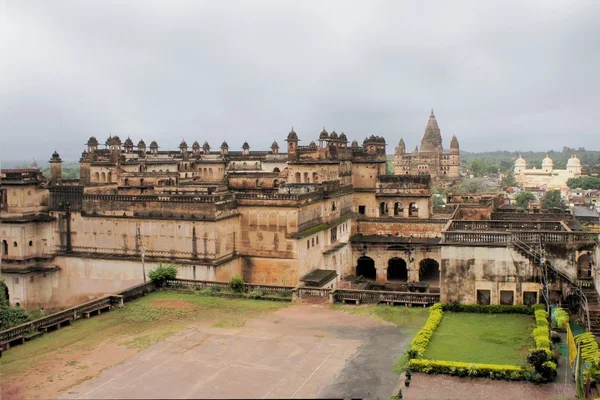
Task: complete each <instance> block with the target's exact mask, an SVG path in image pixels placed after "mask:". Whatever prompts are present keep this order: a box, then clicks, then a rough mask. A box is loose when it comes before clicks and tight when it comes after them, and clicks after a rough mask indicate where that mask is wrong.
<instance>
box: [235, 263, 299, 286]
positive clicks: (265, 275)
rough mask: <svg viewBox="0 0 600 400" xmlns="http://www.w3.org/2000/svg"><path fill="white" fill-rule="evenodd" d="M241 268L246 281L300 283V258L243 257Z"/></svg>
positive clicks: (277, 283)
mask: <svg viewBox="0 0 600 400" xmlns="http://www.w3.org/2000/svg"><path fill="white" fill-rule="evenodd" d="M240 268H241V272H242V276H243V277H244V280H245V281H246V282H256V283H266V284H273V285H283V284H285V285H296V284H297V283H298V260H285V259H276V258H265V257H241V259H240Z"/></svg>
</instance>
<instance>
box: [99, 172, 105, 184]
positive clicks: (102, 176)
mask: <svg viewBox="0 0 600 400" xmlns="http://www.w3.org/2000/svg"><path fill="white" fill-rule="evenodd" d="M100 179H101V181H102V182H106V173H105V172H103V173H102V174H101V175H100Z"/></svg>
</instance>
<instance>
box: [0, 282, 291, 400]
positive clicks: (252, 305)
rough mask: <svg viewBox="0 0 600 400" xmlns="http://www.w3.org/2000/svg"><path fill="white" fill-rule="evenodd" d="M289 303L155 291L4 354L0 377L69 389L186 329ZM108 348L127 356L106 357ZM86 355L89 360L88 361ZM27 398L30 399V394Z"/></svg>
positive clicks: (226, 324)
mask: <svg viewBox="0 0 600 400" xmlns="http://www.w3.org/2000/svg"><path fill="white" fill-rule="evenodd" d="M287 305H289V303H282V302H272V301H261V300H246V299H227V298H220V297H210V296H202V295H198V294H186V293H176V292H167V291H164V292H163V291H160V292H155V293H151V294H149V295H148V296H145V297H142V298H140V299H137V300H134V301H132V302H130V303H126V304H125V307H124V308H123V309H114V310H113V311H111V312H108V313H105V314H102V315H99V316H96V317H94V318H91V319H89V320H85V319H84V320H79V321H75V322H74V323H73V324H72V325H71V326H68V327H65V328H63V329H61V330H60V331H56V332H52V333H50V334H48V335H44V336H42V337H40V338H38V339H36V340H33V341H31V342H29V343H27V344H25V345H22V346H15V347H14V348H11V349H10V351H7V352H5V353H4V354H3V357H2V361H1V362H0V377H1V379H2V380H3V381H4V382H7V383H9V382H19V381H22V380H23V379H25V377H28V376H29V377H30V378H32V380H33V379H35V380H38V381H39V380H40V377H41V378H42V380H43V381H44V382H45V384H46V386H47V384H48V383H52V382H54V384H57V383H59V385H61V384H62V385H63V386H65V387H68V386H70V385H68V384H67V382H66V381H72V380H74V379H79V380H85V379H90V378H91V377H92V376H93V375H95V374H97V372H98V371H101V370H102V369H104V368H107V367H110V366H112V365H114V364H115V363H118V362H122V361H123V360H124V358H127V357H130V356H132V355H133V354H135V353H137V352H139V351H141V350H143V349H145V348H147V347H149V346H150V345H152V344H155V343H157V342H159V341H162V340H164V339H166V338H167V337H168V336H171V335H173V334H175V333H177V332H180V331H181V330H183V329H184V328H186V327H187V326H190V325H194V324H207V325H209V326H213V327H217V328H219V327H223V328H231V327H241V326H243V325H244V323H245V322H246V321H247V320H249V319H251V318H253V317H256V316H258V315H260V314H263V313H268V312H272V311H275V310H277V309H280V308H282V307H286V306H287ZM107 347H110V348H111V349H112V351H113V352H116V353H123V354H121V355H118V356H117V357H113V358H110V357H103V354H102V353H103V352H104V353H106V351H105V350H104V349H105V348H107ZM99 353H100V354H99ZM86 357H87V358H88V359H89V360H91V361H89V360H88V361H85V360H86ZM57 374H60V375H57ZM61 380H62V382H57V381H61ZM73 383H77V382H73ZM73 383H71V385H72V384H73ZM44 388H45V387H42V386H40V387H39V388H37V389H38V390H42V389H44ZM29 389H31V388H29ZM33 389H34V390H35V389H36V388H33ZM45 389H48V388H45ZM58 389H61V387H57V390H58ZM22 394H23V393H22ZM47 394H48V393H47ZM23 395H25V397H27V396H26V395H27V393H24V394H23ZM16 397H20V396H16ZM0 398H1V396H0Z"/></svg>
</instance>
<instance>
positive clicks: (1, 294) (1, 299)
mask: <svg viewBox="0 0 600 400" xmlns="http://www.w3.org/2000/svg"><path fill="white" fill-rule="evenodd" d="M1 306H7V307H8V299H7V298H6V283H4V278H0V307H1Z"/></svg>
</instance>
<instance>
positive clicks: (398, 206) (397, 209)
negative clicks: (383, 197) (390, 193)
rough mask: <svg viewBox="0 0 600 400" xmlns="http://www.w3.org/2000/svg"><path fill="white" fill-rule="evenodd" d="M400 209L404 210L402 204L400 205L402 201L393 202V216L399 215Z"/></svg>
mask: <svg viewBox="0 0 600 400" xmlns="http://www.w3.org/2000/svg"><path fill="white" fill-rule="evenodd" d="M402 211H404V206H402V203H400V202H396V203H394V216H395V217H398V216H401V215H402Z"/></svg>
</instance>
